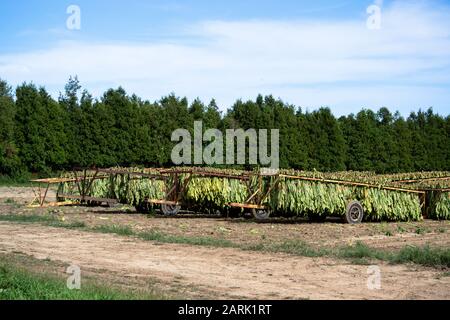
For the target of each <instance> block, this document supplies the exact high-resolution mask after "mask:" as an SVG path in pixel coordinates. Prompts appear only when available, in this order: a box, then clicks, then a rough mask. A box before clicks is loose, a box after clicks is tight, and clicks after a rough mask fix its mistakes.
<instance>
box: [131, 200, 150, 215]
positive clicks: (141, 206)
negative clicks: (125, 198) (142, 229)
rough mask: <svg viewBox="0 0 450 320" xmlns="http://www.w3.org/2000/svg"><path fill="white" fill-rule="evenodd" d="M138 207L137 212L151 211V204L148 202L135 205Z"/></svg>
mask: <svg viewBox="0 0 450 320" xmlns="http://www.w3.org/2000/svg"><path fill="white" fill-rule="evenodd" d="M134 207H135V208H136V212H137V213H149V212H150V204H149V203H148V202H143V203H140V204H137V205H136V206H134Z"/></svg>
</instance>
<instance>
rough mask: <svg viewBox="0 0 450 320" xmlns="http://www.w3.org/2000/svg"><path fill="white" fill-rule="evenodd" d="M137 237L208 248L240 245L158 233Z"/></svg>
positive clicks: (210, 238)
mask: <svg viewBox="0 0 450 320" xmlns="http://www.w3.org/2000/svg"><path fill="white" fill-rule="evenodd" d="M136 236H137V237H138V238H140V239H142V240H146V241H157V242H163V243H181V244H190V245H194V246H207V247H223V248H231V247H235V248H237V247H238V245H237V244H234V243H233V242H231V241H229V240H226V239H217V238H212V237H185V236H175V235H168V234H164V233H160V232H157V231H147V232H140V233H138V234H136Z"/></svg>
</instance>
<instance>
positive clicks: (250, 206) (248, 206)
mask: <svg viewBox="0 0 450 320" xmlns="http://www.w3.org/2000/svg"><path fill="white" fill-rule="evenodd" d="M228 205H229V206H230V207H237V208H246V209H267V207H266V206H261V205H258V204H249V203H229V204H228Z"/></svg>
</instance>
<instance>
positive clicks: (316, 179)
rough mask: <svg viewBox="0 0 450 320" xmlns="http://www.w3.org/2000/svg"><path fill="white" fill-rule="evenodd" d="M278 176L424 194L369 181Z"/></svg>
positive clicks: (423, 192)
mask: <svg viewBox="0 0 450 320" xmlns="http://www.w3.org/2000/svg"><path fill="white" fill-rule="evenodd" d="M280 177H284V178H288V179H297V180H306V181H316V182H324V183H333V184H341V185H348V186H355V187H366V188H376V189H382V190H391V191H399V192H407V193H416V194H425V191H421V190H412V189H404V188H395V187H385V186H381V185H380V186H377V185H374V184H369V183H362V182H352V181H343V180H329V179H320V178H309V177H301V176H290V175H285V174H281V175H280Z"/></svg>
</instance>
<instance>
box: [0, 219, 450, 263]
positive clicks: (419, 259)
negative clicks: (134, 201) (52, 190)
mask: <svg viewBox="0 0 450 320" xmlns="http://www.w3.org/2000/svg"><path fill="white" fill-rule="evenodd" d="M2 220H3V221H12V222H25V223H41V224H44V225H48V226H53V227H62V228H69V229H83V230H86V231H94V232H101V233H111V234H117V235H120V236H128V237H136V238H139V239H142V240H145V241H156V242H161V243H178V244H188V245H197V246H209V247H223V248H237V249H243V250H250V251H262V252H283V253H288V254H293V255H298V256H304V257H323V256H329V257H334V258H341V259H346V260H349V261H352V262H354V263H358V264H366V263H368V262H369V261H371V260H382V261H387V262H390V263H395V264H400V263H415V264H419V265H423V266H430V267H435V268H450V248H433V247H429V246H424V247H415V246H406V247H404V248H402V249H401V250H399V251H387V250H380V249H376V248H371V247H369V246H367V245H365V244H364V243H362V242H357V243H356V244H354V245H347V246H343V247H339V248H315V247H313V246H311V245H309V244H307V243H305V242H303V241H298V240H290V241H283V242H268V241H263V242H260V243H257V244H251V245H249V244H245V243H244V244H240V243H235V242H232V241H229V240H226V239H220V238H213V237H189V236H178V235H169V234H164V233H161V232H158V231H145V232H135V231H134V230H133V229H132V228H131V227H130V226H120V225H102V226H96V227H93V228H89V227H87V226H86V225H85V223H84V222H77V221H75V222H62V221H60V220H59V219H58V218H56V217H53V216H37V215H0V221H2Z"/></svg>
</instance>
